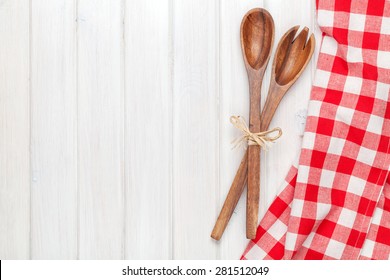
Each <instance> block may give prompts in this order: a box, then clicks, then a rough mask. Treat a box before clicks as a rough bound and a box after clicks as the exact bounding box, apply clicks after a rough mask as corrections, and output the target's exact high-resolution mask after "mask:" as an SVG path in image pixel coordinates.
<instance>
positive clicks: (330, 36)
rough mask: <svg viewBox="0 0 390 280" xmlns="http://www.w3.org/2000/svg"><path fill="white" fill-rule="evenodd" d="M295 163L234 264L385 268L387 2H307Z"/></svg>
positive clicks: (389, 223) (388, 227)
mask: <svg viewBox="0 0 390 280" xmlns="http://www.w3.org/2000/svg"><path fill="white" fill-rule="evenodd" d="M316 4H317V17H318V24H319V26H320V28H321V30H322V31H323V38H322V44H321V50H320V54H319V58H318V65H317V71H316V77H315V80H314V83H313V88H312V92H311V98H310V102H309V110H308V117H307V123H306V128H305V133H304V137H303V143H302V149H301V154H300V158H299V163H298V164H297V165H296V166H293V167H292V168H291V169H290V172H289V174H288V175H287V177H286V180H285V184H284V186H283V188H282V191H281V193H280V194H279V195H278V197H277V198H276V199H275V201H274V202H273V203H272V205H271V207H270V208H269V210H268V212H267V213H266V214H265V216H264V218H263V219H262V221H261V223H260V225H259V227H258V230H257V236H256V238H255V239H253V240H252V241H250V243H249V244H248V247H247V248H246V250H245V252H244V254H243V255H242V257H241V258H242V259H389V256H390V177H389V176H388V174H389V167H390V156H389V151H390V144H389V140H390V139H389V137H390V106H389V104H390V103H389V90H390V1H389V0H317V3H316Z"/></svg>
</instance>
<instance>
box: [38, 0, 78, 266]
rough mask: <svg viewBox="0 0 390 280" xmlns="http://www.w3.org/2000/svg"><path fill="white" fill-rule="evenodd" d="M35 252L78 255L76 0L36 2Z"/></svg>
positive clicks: (44, 256) (52, 255) (68, 256)
mask: <svg viewBox="0 0 390 280" xmlns="http://www.w3.org/2000/svg"><path fill="white" fill-rule="evenodd" d="M31 5H32V6H31V32H32V33H31V74H32V75H31V118H32V119H31V124H32V127H31V134H32V135H31V157H32V189H31V192H32V193H31V199H32V200H31V221H32V224H31V250H32V251H31V257H32V258H33V259H74V258H76V256H77V145H76V143H77V134H76V128H77V126H76V117H77V114H76V113H77V112H76V107H77V106H76V104H77V100H76V48H75V47H76V37H75V34H76V33H75V31H76V23H75V8H76V7H75V3H74V1H66V0H53V1H45V0H35V1H32V2H31Z"/></svg>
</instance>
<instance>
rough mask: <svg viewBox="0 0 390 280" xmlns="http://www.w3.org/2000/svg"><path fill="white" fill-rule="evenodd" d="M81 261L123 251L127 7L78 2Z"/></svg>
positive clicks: (112, 256)
mask: <svg viewBox="0 0 390 280" xmlns="http://www.w3.org/2000/svg"><path fill="white" fill-rule="evenodd" d="M77 19H78V143H79V147H78V159H79V162H78V163H79V189H80V197H79V203H80V205H79V215H80V217H79V219H80V228H79V258H80V259H121V258H123V256H124V255H123V250H124V177H123V168H124V165H123V160H124V159H123V137H124V135H123V62H122V61H123V1H121V0H114V1H112V0H104V1H93V0H79V1H78V16H77Z"/></svg>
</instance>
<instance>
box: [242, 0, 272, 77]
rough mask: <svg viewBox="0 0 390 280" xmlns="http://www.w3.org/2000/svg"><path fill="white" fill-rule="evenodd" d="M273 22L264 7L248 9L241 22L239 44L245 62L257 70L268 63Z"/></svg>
mask: <svg viewBox="0 0 390 280" xmlns="http://www.w3.org/2000/svg"><path fill="white" fill-rule="evenodd" d="M273 31H274V22H273V19H272V17H271V15H270V14H269V13H268V12H267V11H266V10H264V9H261V8H256V9H252V10H250V11H249V12H248V13H247V14H246V15H245V16H244V18H243V20H242V24H241V44H242V45H241V46H242V50H243V56H244V60H245V64H246V65H247V66H249V67H250V68H252V69H254V70H259V69H260V68H261V67H263V66H264V64H266V63H268V60H269V57H270V53H271V50H272V45H273Z"/></svg>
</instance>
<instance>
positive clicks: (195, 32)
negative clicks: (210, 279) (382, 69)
mask: <svg viewBox="0 0 390 280" xmlns="http://www.w3.org/2000/svg"><path fill="white" fill-rule="evenodd" d="M314 5H315V4H314V1H313V0H311V1H307V0H292V1H283V0H262V1H260V0H247V1H242V0H223V1H222V0H186V1H181V0H142V1H141V0H102V1H93V0H72V1H67V0H52V1H44V0H32V1H28V0H3V1H0V38H1V39H2V44H1V45H0V258H1V259H29V258H31V259H237V258H239V257H240V254H241V253H242V251H243V249H244V248H245V245H246V243H247V240H246V239H245V194H244V195H243V197H242V198H241V200H240V202H239V204H238V206H237V209H236V211H235V213H234V214H233V217H232V219H231V222H230V224H229V225H228V227H227V230H226V232H225V235H224V236H223V238H222V239H221V241H220V242H215V241H214V240H212V239H211V238H210V237H209V235H210V232H211V230H212V227H213V224H214V222H215V220H216V218H217V215H218V213H219V210H220V207H221V206H222V204H223V201H224V199H225V196H226V194H227V192H228V190H229V187H230V184H231V182H232V179H233V177H234V175H235V172H236V170H237V167H238V165H239V163H240V160H241V157H242V155H243V153H244V150H243V149H235V150H232V149H231V144H230V142H231V141H232V140H233V139H234V138H235V137H237V136H238V135H239V133H238V132H237V131H236V130H235V128H234V127H233V126H232V125H231V124H230V123H229V117H230V116H231V115H242V116H244V117H247V116H248V107H249V97H248V84H247V77H246V72H245V69H244V64H243V61H242V55H241V49H240V42H239V27H240V23H241V19H242V17H243V15H244V14H245V13H246V12H247V11H248V10H249V9H250V8H253V7H257V6H260V7H265V8H266V9H268V10H269V11H270V13H271V14H272V15H273V17H274V20H275V27H276V30H275V47H276V44H277V42H278V40H279V38H280V37H281V36H282V35H283V33H284V32H285V31H287V30H288V29H289V28H290V27H291V26H293V25H306V26H308V27H309V28H310V29H311V30H313V29H314V27H315V18H314V15H315V13H314V11H315V7H314ZM316 35H317V46H319V42H320V39H321V38H320V34H319V32H318V30H317V31H316ZM317 52H318V49H317ZM317 52H316V53H317ZM272 59H273V57H271V61H270V64H271V63H272ZM270 68H271V67H269V68H268V71H267V73H266V75H265V78H264V82H263V90H262V98H263V102H262V103H263V104H264V100H265V98H266V95H267V91H268V85H269V79H270ZM314 69H315V60H313V62H312V63H311V64H310V65H309V67H308V69H307V70H306V71H305V72H304V74H303V76H302V78H301V79H300V80H299V81H298V82H297V83H296V85H294V86H293V87H292V89H291V90H290V92H289V94H288V95H287V97H286V98H285V99H284V100H283V101H282V103H281V105H280V108H279V109H278V111H277V113H276V115H275V118H274V120H273V122H272V123H271V126H272V127H273V126H280V127H282V128H283V132H284V135H283V137H282V139H280V140H279V141H278V142H277V143H276V144H274V145H273V147H272V148H271V149H270V150H269V151H268V152H267V153H263V154H262V173H261V186H262V188H261V198H260V205H261V206H260V207H261V209H260V217H261V216H262V215H263V214H264V213H265V211H266V209H267V208H268V206H269V204H270V203H271V202H272V200H273V198H274V197H275V195H276V194H277V192H278V191H279V186H280V183H281V182H282V180H283V178H284V176H285V175H286V172H287V170H288V169H289V167H290V165H291V163H292V161H293V160H294V158H295V157H296V156H297V154H298V151H299V146H300V141H301V140H300V136H299V129H298V125H297V121H296V120H295V119H296V118H295V115H296V113H297V112H298V111H299V110H301V109H305V108H306V106H307V102H308V99H309V94H310V87H311V81H312V77H313V73H314Z"/></svg>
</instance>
